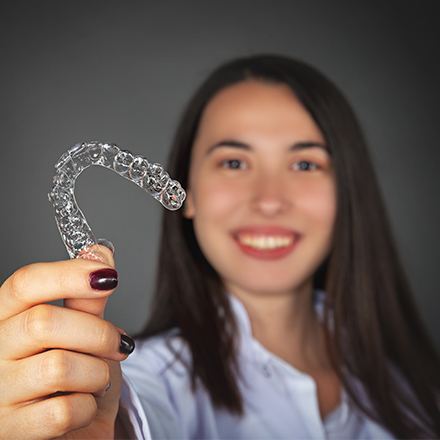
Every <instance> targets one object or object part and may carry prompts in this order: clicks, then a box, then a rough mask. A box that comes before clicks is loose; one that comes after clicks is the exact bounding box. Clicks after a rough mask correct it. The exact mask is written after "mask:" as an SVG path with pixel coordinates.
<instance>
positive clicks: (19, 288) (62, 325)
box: [0, 246, 127, 439]
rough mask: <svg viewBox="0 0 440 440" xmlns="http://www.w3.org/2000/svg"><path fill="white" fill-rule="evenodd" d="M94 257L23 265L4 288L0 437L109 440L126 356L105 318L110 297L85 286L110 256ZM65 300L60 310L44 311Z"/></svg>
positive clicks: (102, 252) (99, 251) (0, 299)
mask: <svg viewBox="0 0 440 440" xmlns="http://www.w3.org/2000/svg"><path fill="white" fill-rule="evenodd" d="M94 250H95V252H96V253H95V256H98V257H99V259H93V260H85V259H74V260H67V261H56V262H50V263H33V264H29V265H27V266H24V267H22V268H20V269H18V270H17V271H16V272H14V273H13V274H12V275H11V276H10V277H9V278H8V279H6V281H5V282H4V283H3V284H2V286H1V288H0V377H1V378H2V380H1V381H0V438H14V439H21V438H23V439H48V438H54V437H62V438H82V439H84V438H88V439H93V438H112V436H113V433H114V422H115V418H116V414H117V411H118V403H119V394H120V386H121V372H120V361H122V360H124V359H126V357H127V356H126V355H123V354H121V353H119V343H120V329H118V328H117V327H115V326H114V325H113V324H111V323H110V322H108V321H105V320H104V319H103V316H104V309H105V305H106V303H107V300H108V297H109V295H111V294H112V293H113V290H107V291H97V290H94V289H92V288H91V286H90V284H89V276H90V273H91V272H94V271H96V270H99V269H103V268H114V260H113V256H112V254H111V252H110V251H109V250H108V249H107V248H104V247H101V246H97V247H96V249H94ZM63 298H64V299H65V306H66V307H58V306H52V305H48V304H45V303H46V302H48V301H52V300H56V299H63ZM110 381H111V388H110V389H109V390H108V391H107V392H105V391H104V390H105V389H106V388H107V386H108V384H109V382H110Z"/></svg>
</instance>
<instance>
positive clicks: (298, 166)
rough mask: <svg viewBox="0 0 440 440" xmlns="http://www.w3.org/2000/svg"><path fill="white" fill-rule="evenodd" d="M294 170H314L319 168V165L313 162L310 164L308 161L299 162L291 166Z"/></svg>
mask: <svg viewBox="0 0 440 440" xmlns="http://www.w3.org/2000/svg"><path fill="white" fill-rule="evenodd" d="M293 167H294V169H297V170H300V171H309V170H311V169H312V170H316V169H318V168H319V165H318V164H317V163H315V162H311V161H310V160H300V161H299V162H295V163H294V164H293Z"/></svg>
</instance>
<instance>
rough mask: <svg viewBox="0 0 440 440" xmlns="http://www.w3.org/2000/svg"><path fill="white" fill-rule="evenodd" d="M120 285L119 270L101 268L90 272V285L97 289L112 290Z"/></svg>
mask: <svg viewBox="0 0 440 440" xmlns="http://www.w3.org/2000/svg"><path fill="white" fill-rule="evenodd" d="M117 285H118V272H116V271H115V270H114V269H100V270H96V271H95V272H92V273H91V274H90V286H92V289H96V290H111V289H114V288H115V287H116V286H117Z"/></svg>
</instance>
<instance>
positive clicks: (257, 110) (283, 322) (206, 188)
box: [184, 80, 338, 412]
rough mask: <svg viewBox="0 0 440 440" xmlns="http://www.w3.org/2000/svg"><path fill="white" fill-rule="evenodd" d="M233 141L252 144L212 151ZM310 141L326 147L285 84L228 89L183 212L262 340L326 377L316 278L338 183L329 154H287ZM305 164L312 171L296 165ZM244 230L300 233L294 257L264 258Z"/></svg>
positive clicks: (194, 168) (196, 157)
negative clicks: (244, 247)
mask: <svg viewBox="0 0 440 440" xmlns="http://www.w3.org/2000/svg"><path fill="white" fill-rule="evenodd" d="M226 139H227V140H231V139H232V140H234V141H238V142H241V143H245V144H247V145H248V146H249V148H248V149H243V148H236V147H233V146H221V147H218V148H214V149H213V150H212V151H210V147H211V146H212V145H214V144H216V143H218V142H221V141H223V140H226ZM306 141H307V142H309V141H311V142H317V143H321V144H325V139H324V137H323V135H322V133H321V131H320V130H319V128H318V126H317V125H316V123H315V122H314V121H313V119H312V117H311V116H310V115H309V113H308V112H307V111H306V110H305V108H304V107H303V105H302V104H301V103H300V101H299V100H298V99H297V98H296V97H295V95H294V94H293V93H292V91H291V89H290V88H288V86H286V85H281V84H270V83H264V82H262V81H256V80H248V81H243V82H240V83H238V84H235V85H232V86H229V87H227V88H225V89H223V90H221V91H220V92H219V93H218V94H217V95H215V96H214V97H213V98H212V100H211V101H210V102H209V103H208V105H207V107H206V109H205V111H204V113H203V115H202V119H201V122H200V125H199V129H198V132H197V135H196V139H195V143H194V146H193V152H192V157H191V164H190V176H189V187H188V188H187V199H186V201H185V211H184V215H185V216H186V217H187V218H190V219H192V220H193V224H194V229H195V233H196V236H197V239H198V242H199V245H200V247H201V249H202V250H203V252H204V254H205V255H206V257H207V259H208V261H209V262H210V263H211V265H212V266H213V267H214V268H215V269H216V271H217V272H218V273H219V274H220V276H221V278H222V279H223V281H224V283H225V286H226V287H227V289H228V291H229V293H231V294H233V295H235V296H237V297H238V298H239V299H240V300H241V301H242V302H243V304H244V306H245V308H246V309H247V312H248V314H249V316H250V320H251V325H252V330H253V334H254V336H255V337H256V339H257V340H259V341H260V342H261V343H262V344H263V345H264V346H265V347H266V348H268V349H269V350H271V351H272V352H273V353H275V354H277V355H278V356H280V357H281V358H283V359H284V360H286V361H287V362H289V363H291V364H292V365H294V366H295V367H296V368H298V369H300V370H302V371H306V372H309V373H312V372H313V374H315V373H316V372H320V373H319V374H321V376H320V377H323V374H324V372H326V374H327V379H328V364H327V361H326V359H325V356H324V354H323V351H324V350H323V345H322V336H323V334H322V331H321V328H320V326H319V324H318V321H317V318H316V316H315V313H314V311H313V307H312V301H311V295H312V275H313V273H314V272H315V271H316V269H317V267H318V266H319V265H320V264H321V262H322V261H323V260H324V259H325V257H326V256H327V255H328V253H329V250H330V248H331V244H332V233H333V228H334V221H335V216H336V190H335V179H334V173H333V168H332V162H331V156H330V155H329V153H328V152H327V151H326V150H324V149H321V148H319V147H314V148H310V149H306V150H302V151H289V146H291V145H293V144H294V143H296V142H306ZM301 161H308V162H310V163H309V166H308V167H306V169H301V168H299V164H300V163H301ZM314 164H315V165H314ZM316 165H317V166H316ZM303 166H304V164H303ZM247 225H259V226H261V225H276V226H282V227H287V228H291V229H293V230H295V231H297V232H299V233H300V234H301V235H302V237H301V240H300V242H299V243H298V245H297V247H296V249H295V250H294V251H293V252H292V253H290V254H288V255H287V256H285V257H283V258H281V259H277V260H272V261H268V260H259V259H256V258H253V257H251V256H248V255H246V254H245V253H243V252H242V251H241V249H240V248H239V247H238V245H237V243H236V242H235V241H234V239H233V238H232V236H231V231H233V230H235V229H237V228H240V227H244V226H247ZM316 378H318V373H316ZM333 379H334V377H333ZM327 382H328V380H327ZM332 385H333V386H332V387H331V388H332V390H333V391H332V392H331V393H329V391H328V390H327V392H326V393H324V394H325V395H324V397H323V398H322V400H323V402H324V400H326V399H327V407H331V406H332V405H333V406H334V404H335V403H337V401H338V384H337V382H335V381H334V380H333V382H332ZM330 394H332V396H330ZM328 396H330V397H328ZM330 401H331V402H332V404H330V405H329V402H330ZM324 406H325V402H324ZM324 412H325V409H324Z"/></svg>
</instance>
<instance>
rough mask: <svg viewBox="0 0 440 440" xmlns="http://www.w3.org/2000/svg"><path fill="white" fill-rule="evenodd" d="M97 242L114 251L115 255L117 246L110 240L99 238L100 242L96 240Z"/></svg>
mask: <svg viewBox="0 0 440 440" xmlns="http://www.w3.org/2000/svg"><path fill="white" fill-rule="evenodd" d="M96 242H97V243H98V244H101V245H102V246H105V247H106V248H108V249H110V250H111V251H112V254H113V255H114V253H115V245H114V244H113V243H112V242H111V241H110V240H107V239H106V238H98V240H96Z"/></svg>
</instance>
